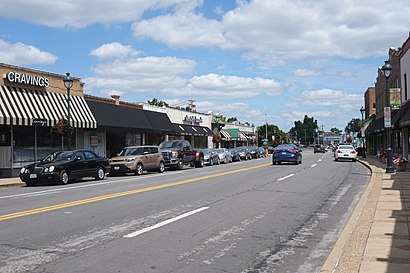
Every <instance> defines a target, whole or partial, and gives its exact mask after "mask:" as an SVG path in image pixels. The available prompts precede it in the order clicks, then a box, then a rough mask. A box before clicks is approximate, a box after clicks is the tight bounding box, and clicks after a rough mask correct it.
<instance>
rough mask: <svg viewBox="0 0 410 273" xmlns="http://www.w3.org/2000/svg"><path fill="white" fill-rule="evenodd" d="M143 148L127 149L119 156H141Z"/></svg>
mask: <svg viewBox="0 0 410 273" xmlns="http://www.w3.org/2000/svg"><path fill="white" fill-rule="evenodd" d="M142 150H143V149H142V147H127V148H124V149H123V150H122V151H121V152H120V153H119V156H127V155H141V154H142Z"/></svg>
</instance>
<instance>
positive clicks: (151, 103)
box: [148, 98, 169, 107]
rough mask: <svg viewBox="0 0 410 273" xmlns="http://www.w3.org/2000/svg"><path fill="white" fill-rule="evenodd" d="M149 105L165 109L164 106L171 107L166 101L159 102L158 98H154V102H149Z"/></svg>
mask: <svg viewBox="0 0 410 273" xmlns="http://www.w3.org/2000/svg"><path fill="white" fill-rule="evenodd" d="M148 104H149V105H154V106H159V107H163V106H165V107H168V106H169V104H168V103H166V102H165V101H163V100H158V99H156V98H153V99H152V100H149V101H148Z"/></svg>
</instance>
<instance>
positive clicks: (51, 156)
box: [41, 152, 61, 163]
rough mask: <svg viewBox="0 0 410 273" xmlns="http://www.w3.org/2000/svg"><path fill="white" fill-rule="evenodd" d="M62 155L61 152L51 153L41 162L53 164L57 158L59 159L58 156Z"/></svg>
mask: <svg viewBox="0 0 410 273" xmlns="http://www.w3.org/2000/svg"><path fill="white" fill-rule="evenodd" d="M60 153H61V152H54V153H51V154H49V155H48V156H46V157H45V158H44V159H42V160H41V162H44V163H47V162H53V161H55V160H56V158H57V157H58V155H59V154H60Z"/></svg>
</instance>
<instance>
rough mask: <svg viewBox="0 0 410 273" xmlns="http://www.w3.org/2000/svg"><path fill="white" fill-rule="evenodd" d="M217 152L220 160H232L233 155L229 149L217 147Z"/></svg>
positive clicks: (227, 161)
mask: <svg viewBox="0 0 410 273" xmlns="http://www.w3.org/2000/svg"><path fill="white" fill-rule="evenodd" d="M215 152H216V153H217V154H218V156H219V160H220V162H222V163H225V164H226V163H231V162H232V155H231V153H230V152H229V151H228V149H226V148H219V149H215Z"/></svg>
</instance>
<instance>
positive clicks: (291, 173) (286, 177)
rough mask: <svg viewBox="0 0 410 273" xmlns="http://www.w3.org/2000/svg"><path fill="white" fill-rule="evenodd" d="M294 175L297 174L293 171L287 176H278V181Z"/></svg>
mask: <svg viewBox="0 0 410 273" xmlns="http://www.w3.org/2000/svg"><path fill="white" fill-rule="evenodd" d="M294 175H295V174H294V173H291V174H289V175H287V176H284V177H281V178H278V181H282V180H285V179H287V178H289V177H292V176H294Z"/></svg>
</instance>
